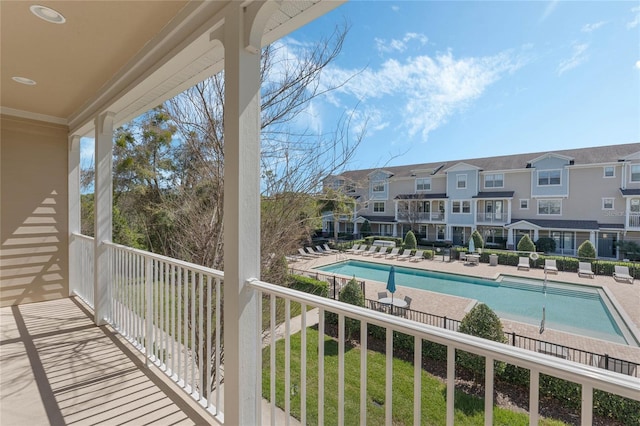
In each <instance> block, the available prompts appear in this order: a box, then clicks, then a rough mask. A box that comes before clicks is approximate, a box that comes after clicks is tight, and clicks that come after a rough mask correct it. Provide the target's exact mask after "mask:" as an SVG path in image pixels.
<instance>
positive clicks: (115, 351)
mask: <svg viewBox="0 0 640 426" xmlns="http://www.w3.org/2000/svg"><path fill="white" fill-rule="evenodd" d="M0 333H1V335H0V424H2V425H3V426H5V425H49V424H50V425H124V424H131V425H136V426H138V425H148V424H154V425H178V424H180V425H182V424H185V425H186V424H199V425H206V424H212V423H213V422H214V419H213V418H212V417H211V416H209V415H208V414H207V413H206V412H204V411H203V410H201V409H200V408H199V407H198V406H197V405H196V404H195V403H193V402H191V401H190V399H189V398H188V396H187V395H184V394H182V392H181V391H180V390H178V389H174V388H172V386H171V385H170V384H169V382H168V379H167V378H165V377H162V376H161V373H160V374H158V375H156V374H155V373H154V372H153V371H152V370H153V368H151V369H149V368H146V367H145V366H144V363H143V361H142V357H141V356H140V355H139V354H138V353H136V351H135V350H133V349H132V348H131V346H130V345H129V344H128V343H127V342H126V341H124V340H123V339H122V338H121V337H120V336H119V335H118V334H117V333H116V332H114V331H113V329H111V328H110V327H97V326H95V325H94V324H93V322H92V319H91V313H90V312H89V311H88V310H87V309H86V308H85V307H84V306H83V305H82V304H81V303H80V302H78V301H76V300H75V299H74V298H70V299H61V300H55V301H49V302H41V303H33V304H27V305H20V306H12V307H7V308H2V309H0Z"/></svg>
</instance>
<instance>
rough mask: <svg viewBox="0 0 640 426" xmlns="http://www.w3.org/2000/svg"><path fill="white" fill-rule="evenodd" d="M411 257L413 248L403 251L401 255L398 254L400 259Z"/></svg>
mask: <svg viewBox="0 0 640 426" xmlns="http://www.w3.org/2000/svg"><path fill="white" fill-rule="evenodd" d="M410 257H411V249H406V250H405V251H403V252H402V254H401V255H400V256H398V260H407V259H409V258H410Z"/></svg>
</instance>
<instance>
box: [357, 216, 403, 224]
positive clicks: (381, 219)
mask: <svg viewBox="0 0 640 426" xmlns="http://www.w3.org/2000/svg"><path fill="white" fill-rule="evenodd" d="M359 216H360V217H361V218H363V219H367V220H368V221H369V222H372V223H396V218H395V216H372V215H364V214H361V215H359Z"/></svg>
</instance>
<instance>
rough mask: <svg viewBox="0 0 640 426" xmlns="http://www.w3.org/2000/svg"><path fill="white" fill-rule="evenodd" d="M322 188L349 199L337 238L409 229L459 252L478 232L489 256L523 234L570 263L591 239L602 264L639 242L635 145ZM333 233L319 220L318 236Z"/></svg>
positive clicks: (328, 183) (362, 178) (427, 168)
mask: <svg viewBox="0 0 640 426" xmlns="http://www.w3.org/2000/svg"><path fill="white" fill-rule="evenodd" d="M324 184H325V187H332V188H342V190H343V191H344V192H345V193H346V194H347V195H349V196H351V197H353V199H354V210H353V214H352V215H345V216H341V217H340V220H339V221H338V223H339V231H340V232H341V233H350V234H355V235H359V230H360V229H361V226H362V224H363V223H364V222H365V221H368V222H369V224H370V225H371V230H372V232H373V233H374V234H379V235H389V236H404V235H405V233H406V232H407V231H409V230H410V229H412V230H413V231H414V232H415V233H416V234H417V235H418V237H419V238H420V239H421V240H422V241H423V242H426V243H428V242H433V241H442V242H444V241H450V242H451V243H453V244H456V245H465V244H466V243H467V242H468V239H469V238H470V235H471V233H472V232H473V231H474V230H476V229H477V230H478V231H479V232H480V233H481V235H482V236H483V237H484V240H485V243H486V246H487V247H495V248H507V249H511V248H514V247H516V246H517V243H518V241H519V240H520V238H522V236H524V235H529V237H530V238H531V239H532V240H533V241H537V240H538V239H539V238H542V237H549V238H552V239H553V240H555V243H556V252H557V253H558V254H568V255H574V254H575V253H576V250H577V248H578V247H579V245H580V244H581V243H582V242H583V241H585V240H590V241H591V242H592V243H593V244H594V246H595V247H596V250H597V253H598V256H599V257H602V258H618V257H620V253H619V252H618V249H617V246H616V242H617V241H620V240H623V239H624V240H640V143H633V144H623V145H613V146H600V147H593V148H580V149H567V150H559V151H550V152H537V153H527V154H517V155H506V156H498V157H487V158H472V159H463V160H459V161H445V162H434V163H425V164H411V165H406V166H396V167H385V168H381V169H367V170H353V171H347V172H344V173H342V174H340V175H334V176H328V177H327V178H326V179H325V182H324ZM333 226H334V220H333V216H332V214H331V212H326V213H324V215H323V230H324V231H327V232H332V231H333Z"/></svg>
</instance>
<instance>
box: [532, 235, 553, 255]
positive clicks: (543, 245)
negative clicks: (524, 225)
mask: <svg viewBox="0 0 640 426" xmlns="http://www.w3.org/2000/svg"><path fill="white" fill-rule="evenodd" d="M536 248H537V249H538V250H540V251H541V252H543V253H553V252H554V251H556V240H554V239H553V238H549V237H541V238H539V239H538V241H536Z"/></svg>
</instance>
